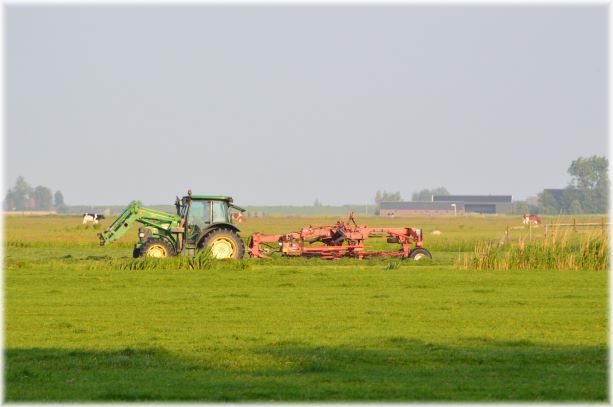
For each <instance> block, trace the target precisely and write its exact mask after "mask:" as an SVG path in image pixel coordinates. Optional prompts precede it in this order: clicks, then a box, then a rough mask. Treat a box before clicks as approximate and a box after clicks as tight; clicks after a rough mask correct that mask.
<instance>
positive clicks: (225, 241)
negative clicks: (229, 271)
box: [200, 229, 245, 259]
mask: <svg viewBox="0 0 613 407" xmlns="http://www.w3.org/2000/svg"><path fill="white" fill-rule="evenodd" d="M200 247H201V248H208V249H210V250H211V256H212V257H213V258H216V259H242V258H243V256H244V255H245V244H244V243H243V240H242V239H241V238H240V236H239V235H238V234H237V233H236V232H235V231H233V230H230V229H217V230H214V231H212V232H211V233H209V234H208V235H206V236H205V238H204V239H203V240H202V244H201V246H200Z"/></svg>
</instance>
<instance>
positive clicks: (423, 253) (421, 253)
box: [409, 248, 432, 261]
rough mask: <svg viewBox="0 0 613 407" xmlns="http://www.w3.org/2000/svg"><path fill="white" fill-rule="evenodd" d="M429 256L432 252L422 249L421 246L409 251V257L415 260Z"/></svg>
mask: <svg viewBox="0 0 613 407" xmlns="http://www.w3.org/2000/svg"><path fill="white" fill-rule="evenodd" d="M431 258H432V254H430V252H429V251H428V250H426V249H423V248H419V249H415V250H411V252H410V253H409V259H413V260H415V261H419V260H422V259H431Z"/></svg>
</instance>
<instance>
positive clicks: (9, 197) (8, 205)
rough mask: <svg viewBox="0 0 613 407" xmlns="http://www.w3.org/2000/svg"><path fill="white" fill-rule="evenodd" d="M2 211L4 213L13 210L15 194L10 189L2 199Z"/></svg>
mask: <svg viewBox="0 0 613 407" xmlns="http://www.w3.org/2000/svg"><path fill="white" fill-rule="evenodd" d="M4 210H6V211H14V210H15V193H14V192H13V190H12V189H10V188H9V190H8V192H7V193H6V197H4Z"/></svg>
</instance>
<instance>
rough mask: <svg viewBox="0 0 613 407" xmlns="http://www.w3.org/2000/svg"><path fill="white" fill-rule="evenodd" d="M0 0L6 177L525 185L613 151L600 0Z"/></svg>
mask: <svg viewBox="0 0 613 407" xmlns="http://www.w3.org/2000/svg"><path fill="white" fill-rule="evenodd" d="M5 10H6V11H5V19H6V21H5V23H6V25H5V81H6V82H5V92H6V94H5V109H6V110H5V120H6V127H5V140H4V142H5V143H4V154H5V160H4V162H5V169H4V175H5V180H4V185H5V191H6V189H8V188H9V187H10V186H12V185H13V184H14V182H15V179H16V177H17V176H20V175H22V176H24V177H25V178H26V180H27V181H28V182H29V183H30V184H31V185H33V186H35V185H44V186H47V187H49V188H51V189H52V190H53V191H56V190H61V191H62V193H63V195H64V198H65V201H66V203H68V204H73V205H77V204H83V205H90V204H99V205H101V204H108V205H121V204H127V203H129V202H130V201H132V200H135V199H139V200H141V201H142V202H144V203H146V204H164V203H172V202H173V201H174V197H175V195H184V194H185V191H186V190H187V189H188V188H191V189H192V190H193V191H194V193H195V194H203V195H204V194H211V195H230V196H233V197H234V199H235V202H236V203H237V204H238V205H311V204H312V203H313V202H314V201H315V199H318V200H319V201H321V202H322V203H323V204H327V205H339V204H362V203H364V204H365V203H372V201H373V198H374V195H375V193H376V192H377V191H378V190H381V191H384V190H385V191H390V192H392V191H400V193H401V195H402V197H403V198H405V199H410V197H411V194H412V193H413V192H416V191H419V190H421V189H423V188H435V187H440V186H443V187H446V188H447V189H448V190H449V191H450V192H451V193H454V194H511V195H513V198H514V199H515V200H520V199H525V198H526V197H528V196H533V195H536V194H537V193H538V192H540V191H542V189H543V188H558V187H564V186H566V185H567V184H568V182H569V181H570V176H569V175H568V173H567V169H568V167H569V166H570V164H571V162H572V161H573V160H574V159H576V158H578V157H580V156H591V155H601V156H608V138H607V137H608V133H607V108H608V107H607V85H608V83H607V8H606V4H603V5H598V6H594V5H593V6H582V7H577V6H568V5H563V6H555V5H548V6H513V7H510V6H457V5H455V6H432V7H430V6H424V5H413V6H411V5H400V6H364V5H361V6H330V5H328V6H326V5H323V6H309V7H306V6H287V5H286V6H272V5H268V6H256V5H249V6H238V5H235V6H215V5H191V6H169V5H166V6H127V5H123V6H122V5H114V6H104V7H103V6H74V5H73V6H69V5H61V6H57V5H56V6H49V5H43V6H35V5H29V6H25V5H8V6H6V9H5Z"/></svg>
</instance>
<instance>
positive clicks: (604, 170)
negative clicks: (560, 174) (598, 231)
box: [567, 155, 609, 213]
mask: <svg viewBox="0 0 613 407" xmlns="http://www.w3.org/2000/svg"><path fill="white" fill-rule="evenodd" d="M608 171H609V160H607V158H606V157H600V156H596V155H593V156H591V157H579V158H577V159H576V160H575V161H573V162H572V163H571V165H570V167H569V168H568V173H569V174H570V175H571V177H572V179H571V182H570V185H569V188H567V189H571V190H572V189H574V190H575V191H576V192H577V193H578V196H579V198H578V199H577V200H578V201H579V203H580V204H581V206H582V208H583V211H584V212H586V213H606V212H607V209H608V201H609V174H608ZM571 202H572V201H571Z"/></svg>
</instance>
